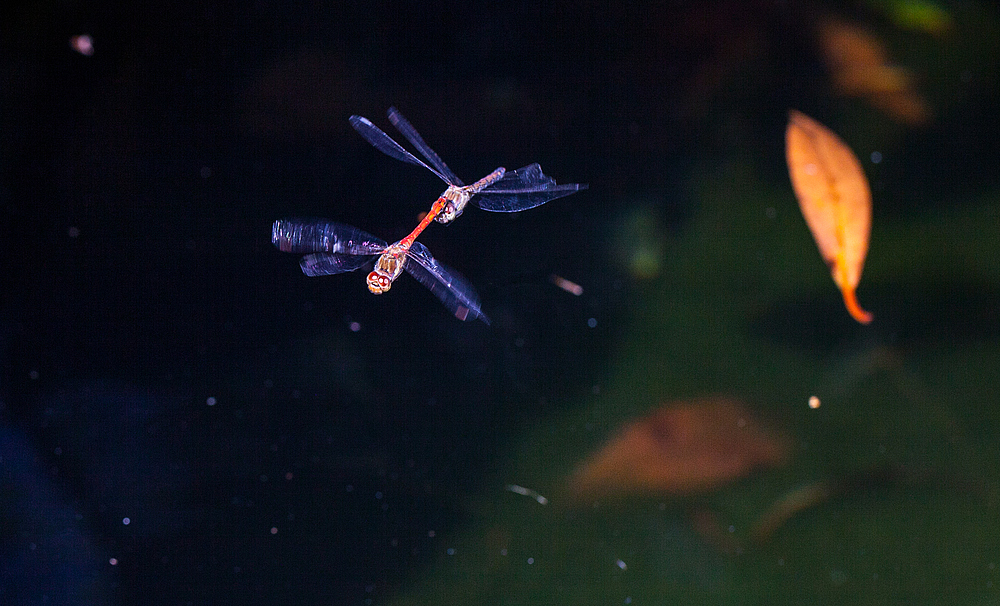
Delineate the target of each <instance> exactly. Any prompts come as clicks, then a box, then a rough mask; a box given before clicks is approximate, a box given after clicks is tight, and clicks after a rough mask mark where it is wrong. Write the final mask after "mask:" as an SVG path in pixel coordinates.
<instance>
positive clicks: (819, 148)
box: [785, 110, 872, 324]
mask: <svg viewBox="0 0 1000 606" xmlns="http://www.w3.org/2000/svg"><path fill="white" fill-rule="evenodd" d="M785 158H786V160H787V161H788V174H789V175H790V176H791V178H792V187H793V188H794V189H795V197H797V198H798V199H799V208H801V209H802V216H803V217H805V219H806V224H807V225H809V231H811V232H812V235H813V238H814V239H815V240H816V245H817V246H818V247H819V254H820V255H821V256H822V257H823V260H824V261H826V264H827V265H828V266H829V267H830V272H831V273H832V274H833V281H834V282H835V283H836V284H837V287H838V288H840V292H841V293H843V295H844V304H845V305H846V306H847V311H848V312H849V313H850V314H851V317H853V318H854V319H855V320H857V321H858V322H861V323H862V324H868V323H869V322H871V321H872V315H871V314H870V313H868V312H867V311H865V310H863V309H861V306H860V305H859V304H858V299H857V297H856V296H855V292H854V291H855V289H857V287H858V282H859V281H860V280H861V269H862V267H864V264H865V255H867V254H868V235H869V233H870V232H871V225H872V194H871V190H870V189H869V188H868V179H866V178H865V173H864V171H862V170H861V163H860V162H858V159H857V157H856V156H855V155H854V152H852V151H851V148H849V147H847V145H846V144H845V143H844V142H843V141H841V140H840V137H838V136H837V135H835V134H834V133H833V131H831V130H830V129H828V128H827V127H825V126H823V125H822V124H820V123H819V122H817V121H815V120H813V119H812V118H810V117H809V116H807V115H805V114H803V113H800V112H797V111H795V110H792V111H790V112H789V114H788V129H787V130H786V131H785Z"/></svg>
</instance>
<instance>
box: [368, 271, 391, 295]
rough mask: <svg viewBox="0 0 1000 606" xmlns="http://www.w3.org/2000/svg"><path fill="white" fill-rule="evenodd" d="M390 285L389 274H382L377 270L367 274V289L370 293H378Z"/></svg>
mask: <svg viewBox="0 0 1000 606" xmlns="http://www.w3.org/2000/svg"><path fill="white" fill-rule="evenodd" d="M390 286H392V280H390V279H389V276H385V275H382V274H380V273H378V272H377V271H373V272H371V273H370V274H368V290H370V291H371V292H372V294H376V295H380V294H382V293H384V292H385V291H387V290H389V287H390Z"/></svg>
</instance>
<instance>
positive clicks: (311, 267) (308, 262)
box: [299, 253, 372, 277]
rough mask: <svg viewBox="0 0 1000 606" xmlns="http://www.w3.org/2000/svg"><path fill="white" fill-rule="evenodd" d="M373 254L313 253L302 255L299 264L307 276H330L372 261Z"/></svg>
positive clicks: (352, 269)
mask: <svg viewBox="0 0 1000 606" xmlns="http://www.w3.org/2000/svg"><path fill="white" fill-rule="evenodd" d="M371 259H372V257H371V255H345V254H340V253H313V254H311V255H306V256H304V257H302V260H301V261H299V265H300V266H301V267H302V273H304V274H305V275H307V276H310V277H315V276H330V275H333V274H342V273H344V272H348V271H354V270H355V269H358V268H359V267H362V266H364V265H365V264H367V263H368V262H369V261H371Z"/></svg>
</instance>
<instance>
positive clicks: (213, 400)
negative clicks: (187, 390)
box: [205, 396, 217, 406]
mask: <svg viewBox="0 0 1000 606" xmlns="http://www.w3.org/2000/svg"><path fill="white" fill-rule="evenodd" d="M216 401H217V400H216V399H215V398H214V397H212V396H209V397H208V399H207V400H205V404H208V405H209V406H215V403H216Z"/></svg>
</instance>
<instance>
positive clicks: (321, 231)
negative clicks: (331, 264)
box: [271, 219, 386, 271]
mask: <svg viewBox="0 0 1000 606" xmlns="http://www.w3.org/2000/svg"><path fill="white" fill-rule="evenodd" d="M271 242H272V243H273V244H274V245H275V246H277V247H278V250H280V251H282V252H292V253H314V252H328V253H340V254H343V255H375V254H378V253H380V252H382V251H383V250H385V247H386V243H385V240H382V239H381V238H376V237H375V236H373V235H371V234H369V233H367V232H364V231H361V230H360V229H358V228H357V227H352V226H350V225H344V224H343V223H334V222H333V221H326V220H324V219H281V220H278V221H275V222H274V225H273V226H272V227H271ZM344 271H348V270H344Z"/></svg>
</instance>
